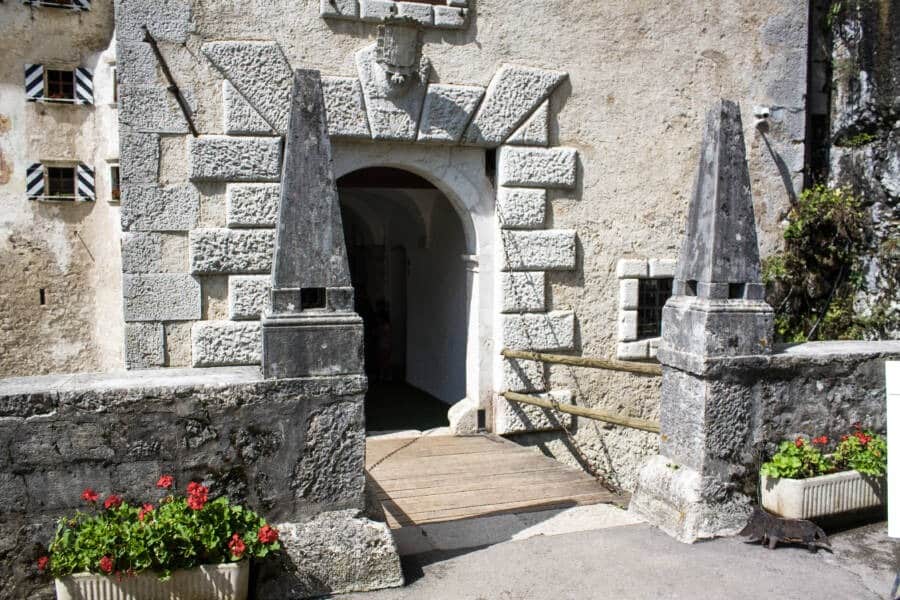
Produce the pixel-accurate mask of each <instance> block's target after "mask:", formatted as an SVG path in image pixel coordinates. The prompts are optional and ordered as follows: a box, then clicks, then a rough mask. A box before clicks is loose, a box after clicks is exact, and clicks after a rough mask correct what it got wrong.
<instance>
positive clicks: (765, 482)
mask: <svg viewBox="0 0 900 600" xmlns="http://www.w3.org/2000/svg"><path fill="white" fill-rule="evenodd" d="M760 490H761V503H762V506H763V508H765V509H766V510H767V511H769V512H771V513H774V514H776V515H780V516H782V517H785V518H787V519H811V518H813V517H821V516H825V515H835V514H839V513H843V512H847V511H851V510H861V509H864V508H872V507H875V506H880V505H881V504H884V495H885V494H884V492H885V482H884V478H883V477H882V478H874V477H870V476H868V475H863V474H862V473H860V472H859V471H841V472H840V473H832V474H831V475H820V476H818V477H810V478H809V479H788V478H786V477H780V478H770V477H767V476H766V475H761V476H760Z"/></svg>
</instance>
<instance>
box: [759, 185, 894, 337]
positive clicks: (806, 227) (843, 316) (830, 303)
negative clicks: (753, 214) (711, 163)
mask: <svg viewBox="0 0 900 600" xmlns="http://www.w3.org/2000/svg"><path fill="white" fill-rule="evenodd" d="M784 239H785V247H784V250H783V251H782V252H779V253H778V254H775V255H773V256H770V257H769V258H767V259H766V260H765V261H764V262H763V280H764V282H765V283H766V291H767V299H768V301H769V303H770V304H772V306H773V307H775V311H776V315H775V333H776V336H777V337H778V338H779V341H784V342H804V341H808V340H815V339H842V340H847V339H879V338H885V337H888V336H889V335H890V332H892V331H896V330H897V329H898V328H900V316H898V315H897V314H896V313H897V312H898V311H896V309H895V307H894V306H893V302H894V298H895V297H896V294H897V291H898V290H900V281H898V279H900V274H896V271H895V269H894V267H896V263H897V254H898V252H897V249H896V248H891V247H890V245H891V244H890V243H886V244H883V245H882V246H881V247H877V248H875V249H873V248H872V246H873V239H872V223H871V219H870V217H869V215H868V211H867V210H866V209H865V208H864V207H863V205H862V203H861V201H860V200H859V198H857V197H856V196H854V195H853V193H852V192H851V191H850V190H849V189H848V188H828V187H826V186H823V185H819V186H816V187H813V188H811V189H808V190H806V191H804V192H803V193H802V194H801V195H800V198H799V199H798V202H797V204H796V206H794V208H792V209H791V211H790V213H789V214H788V226H787V228H786V229H785V231H784ZM894 245H896V244H894ZM873 254H874V257H873ZM872 258H874V259H875V260H876V262H877V263H878V264H880V265H882V269H881V270H882V273H883V274H884V273H887V278H886V280H885V281H883V282H881V283H882V284H883V285H882V286H881V287H882V288H883V290H882V292H881V293H880V294H879V295H878V297H877V298H872V295H871V294H868V290H867V286H866V263H867V259H872ZM867 294H868V295H867ZM866 299H868V300H869V302H865V301H864V300H866Z"/></svg>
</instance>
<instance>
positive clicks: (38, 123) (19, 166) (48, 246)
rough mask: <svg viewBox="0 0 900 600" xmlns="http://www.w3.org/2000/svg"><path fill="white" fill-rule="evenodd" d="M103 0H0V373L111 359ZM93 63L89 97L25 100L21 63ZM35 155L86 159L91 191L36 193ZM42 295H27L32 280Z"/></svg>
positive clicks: (110, 151) (102, 366)
mask: <svg viewBox="0 0 900 600" xmlns="http://www.w3.org/2000/svg"><path fill="white" fill-rule="evenodd" d="M112 38H113V11H112V6H110V4H109V3H106V2H95V3H94V7H93V10H91V11H89V12H73V11H69V10H59V9H51V8H40V9H37V8H35V9H32V8H29V7H28V6H25V5H22V4H21V3H19V2H7V3H4V4H0V55H3V57H4V60H3V61H2V63H0V205H2V207H3V210H2V212H0V375H24V374H37V373H50V372H72V371H98V370H107V369H111V368H116V367H119V366H121V358H120V357H121V354H122V329H123V324H122V322H121V302H122V301H121V283H120V281H121V276H120V266H119V262H120V259H119V234H118V231H119V225H118V220H119V217H118V212H119V211H118V207H117V206H116V205H115V204H111V203H110V200H111V197H110V191H109V190H110V186H109V180H108V176H109V160H110V159H115V158H118V145H117V138H116V116H115V108H114V107H113V106H111V103H112V93H113V92H112V90H113V86H112V68H113V66H114V62H115V54H114V49H110V48H109V46H110V43H111V41H112ZM31 63H37V64H44V65H46V66H47V67H50V68H53V67H57V68H73V67H76V66H82V67H89V68H91V69H93V70H94V95H95V104H94V105H92V106H79V105H72V104H50V103H41V102H26V100H25V88H24V66H25V64H31ZM41 161H80V162H84V163H86V164H89V165H92V166H93V167H94V169H95V172H96V173H95V177H96V189H97V199H96V201H95V202H77V203H76V202H65V203H62V202H56V203H50V202H37V201H29V200H28V198H27V197H26V194H25V171H26V168H27V167H28V165H29V164H31V163H34V162H41ZM41 288H43V289H44V290H45V294H46V304H45V305H44V306H41V305H40V303H39V297H40V296H39V294H40V293H39V290H40V289H41Z"/></svg>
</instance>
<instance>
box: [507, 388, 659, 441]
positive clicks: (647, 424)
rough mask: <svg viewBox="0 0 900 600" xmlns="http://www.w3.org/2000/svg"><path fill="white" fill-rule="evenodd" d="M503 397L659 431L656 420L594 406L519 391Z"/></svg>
mask: <svg viewBox="0 0 900 600" xmlns="http://www.w3.org/2000/svg"><path fill="white" fill-rule="evenodd" d="M503 397H504V398H506V399H507V400H511V401H513V402H522V403H523V404H531V405H533V406H540V407H541V408H551V409H554V410H558V411H560V412H564V413H567V414H570V415H575V416H576V417H585V418H587V419H594V420H595V421H604V422H606V423H612V424H613V425H621V426H622V427H631V428H632V429H640V430H642V431H649V432H651V433H659V423H657V422H656V421H648V420H646V419H638V418H637V417H623V416H621V415H617V414H614V413H609V412H605V411H602V410H596V409H593V408H585V407H584V406H576V405H574V404H559V403H557V402H551V401H550V400H545V399H543V398H538V397H536V396H528V395H526V394H519V393H518V392H504V393H503Z"/></svg>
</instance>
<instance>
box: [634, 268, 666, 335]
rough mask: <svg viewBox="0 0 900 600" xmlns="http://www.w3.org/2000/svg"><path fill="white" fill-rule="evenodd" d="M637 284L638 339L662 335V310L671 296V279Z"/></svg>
mask: <svg viewBox="0 0 900 600" xmlns="http://www.w3.org/2000/svg"><path fill="white" fill-rule="evenodd" d="M639 282H640V283H639V284H638V331H637V334H638V339H644V338H654V337H659V336H660V335H662V309H663V306H665V304H666V301H667V300H668V299H669V296H671V295H672V279H671V278H669V279H640V280H639Z"/></svg>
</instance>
